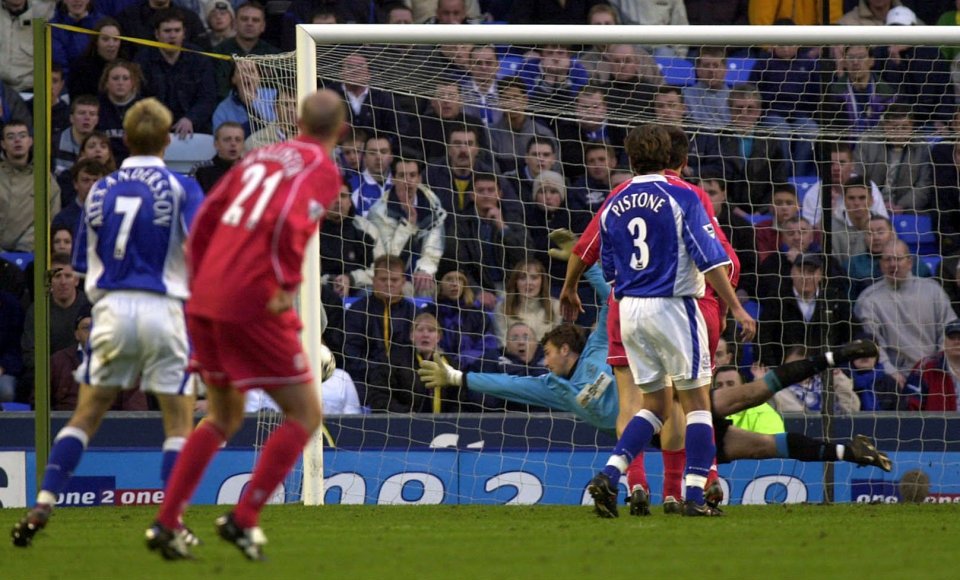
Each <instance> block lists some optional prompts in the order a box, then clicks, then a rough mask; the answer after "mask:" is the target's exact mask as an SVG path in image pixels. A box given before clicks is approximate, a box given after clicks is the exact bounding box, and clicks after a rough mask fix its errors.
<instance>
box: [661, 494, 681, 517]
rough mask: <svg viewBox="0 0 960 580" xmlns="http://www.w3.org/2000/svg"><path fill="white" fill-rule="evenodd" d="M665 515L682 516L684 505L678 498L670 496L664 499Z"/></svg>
mask: <svg viewBox="0 0 960 580" xmlns="http://www.w3.org/2000/svg"><path fill="white" fill-rule="evenodd" d="M663 513H665V514H667V515H680V514H681V513H683V504H681V503H680V502H679V501H677V498H675V497H673V496H672V495H668V496H667V497H665V498H663Z"/></svg>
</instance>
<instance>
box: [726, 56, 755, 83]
mask: <svg viewBox="0 0 960 580" xmlns="http://www.w3.org/2000/svg"><path fill="white" fill-rule="evenodd" d="M756 64H757V59H755V58H749V57H736V56H731V57H728V58H727V86H730V87H732V86H733V85H736V84H739V83H745V82H747V81H749V80H750V73H751V72H753V67H754V66H756Z"/></svg>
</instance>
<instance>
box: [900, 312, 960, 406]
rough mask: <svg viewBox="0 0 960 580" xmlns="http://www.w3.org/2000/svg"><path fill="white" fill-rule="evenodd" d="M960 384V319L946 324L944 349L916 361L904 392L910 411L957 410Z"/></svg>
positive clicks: (944, 328)
mask: <svg viewBox="0 0 960 580" xmlns="http://www.w3.org/2000/svg"><path fill="white" fill-rule="evenodd" d="M958 386H960V320H953V321H952V322H949V323H947V324H946V325H945V326H944V327H943V350H941V351H940V352H938V353H937V354H935V355H933V356H931V357H927V358H925V359H923V360H921V361H920V362H918V363H917V366H915V367H914V368H913V372H912V373H910V377H909V378H908V379H907V385H906V386H905V387H904V389H903V394H904V395H905V396H906V397H907V408H909V409H910V410H911V411H956V410H957V387H958Z"/></svg>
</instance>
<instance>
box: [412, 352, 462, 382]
mask: <svg viewBox="0 0 960 580" xmlns="http://www.w3.org/2000/svg"><path fill="white" fill-rule="evenodd" d="M417 374H418V375H420V380H421V381H423V384H424V385H426V387H427V388H430V389H436V388H439V387H460V386H462V385H463V372H462V371H458V370H457V369H455V368H453V367H451V366H450V365H448V364H447V363H446V361H444V360H443V358H441V357H440V356H439V355H434V357H433V360H425V361H423V362H421V363H420V368H419V369H417Z"/></svg>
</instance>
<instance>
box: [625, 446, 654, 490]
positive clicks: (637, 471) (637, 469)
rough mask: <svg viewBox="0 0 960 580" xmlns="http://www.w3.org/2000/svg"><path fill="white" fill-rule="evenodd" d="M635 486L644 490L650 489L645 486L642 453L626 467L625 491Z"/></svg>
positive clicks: (645, 473)
mask: <svg viewBox="0 0 960 580" xmlns="http://www.w3.org/2000/svg"><path fill="white" fill-rule="evenodd" d="M635 485H642V486H643V489H646V490H649V489H650V486H649V485H647V471H646V470H645V469H644V468H643V452H640V453H637V456H636V457H634V458H633V461H631V462H630V465H628V466H627V489H628V490H632V489H633V486H635Z"/></svg>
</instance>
